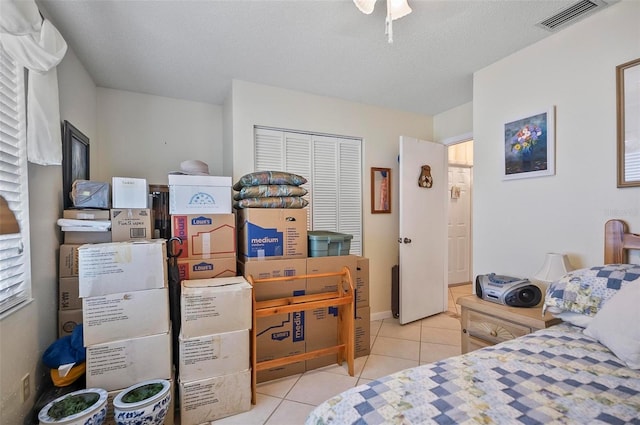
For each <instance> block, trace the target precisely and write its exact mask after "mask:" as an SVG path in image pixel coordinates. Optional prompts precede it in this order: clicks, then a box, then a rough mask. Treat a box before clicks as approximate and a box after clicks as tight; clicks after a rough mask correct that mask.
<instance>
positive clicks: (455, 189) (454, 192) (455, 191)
mask: <svg viewBox="0 0 640 425" xmlns="http://www.w3.org/2000/svg"><path fill="white" fill-rule="evenodd" d="M458 198H460V186H451V199H458Z"/></svg>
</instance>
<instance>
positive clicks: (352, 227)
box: [338, 139, 362, 254]
mask: <svg viewBox="0 0 640 425" xmlns="http://www.w3.org/2000/svg"><path fill="white" fill-rule="evenodd" d="M360 145H361V144H360V141H359V140H348V139H347V140H345V139H342V140H339V141H338V149H339V153H340V155H339V160H340V165H339V171H338V172H339V179H340V180H339V181H340V194H339V197H338V232H340V233H346V234H349V235H353V239H351V252H352V253H354V254H355V253H362V177H361V175H362V173H361V170H362V154H361V148H360Z"/></svg>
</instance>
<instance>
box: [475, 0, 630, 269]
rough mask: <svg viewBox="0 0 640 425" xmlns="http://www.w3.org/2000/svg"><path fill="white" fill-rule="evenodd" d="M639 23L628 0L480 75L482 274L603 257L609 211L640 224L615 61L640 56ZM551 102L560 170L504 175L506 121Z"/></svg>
mask: <svg viewBox="0 0 640 425" xmlns="http://www.w3.org/2000/svg"><path fill="white" fill-rule="evenodd" d="M638 22H640V2H638V1H635V0H630V1H622V2H620V3H617V4H614V5H613V6H610V7H608V8H607V9H605V10H603V11H601V12H599V13H597V14H595V15H593V16H591V17H588V18H586V19H584V20H582V21H580V22H578V23H576V24H574V25H573V26H571V27H568V28H566V29H564V30H562V31H560V32H559V33H557V34H555V35H553V36H551V37H549V38H547V39H544V40H542V41H540V42H538V43H537V44H535V45H533V46H530V47H529V48H527V49H524V50H521V51H519V52H517V53H515V54H513V55H511V56H509V57H507V58H506V59H504V60H501V61H499V62H497V63H495V64H493V65H491V66H488V67H487V68H485V69H482V70H480V71H478V72H476V73H475V76H474V84H473V86H474V96H473V99H474V100H473V135H474V139H475V143H474V164H475V167H474V191H475V192H474V205H473V222H474V232H473V255H474V261H473V273H474V275H476V274H479V273H487V272H492V271H495V272H503V273H510V274H515V275H521V276H531V275H532V274H534V273H535V272H536V271H537V270H538V269H539V268H540V266H541V265H542V262H543V259H544V254H545V253H546V252H564V253H567V254H569V257H570V260H571V262H572V263H573V265H574V266H577V267H586V266H590V265H595V264H601V263H602V261H603V251H604V246H603V232H604V223H605V222H606V221H607V220H608V219H611V218H622V219H624V220H626V221H627V223H628V224H629V225H630V229H631V230H632V231H634V230H635V232H636V233H637V232H639V231H640V188H625V189H618V188H616V81H615V67H616V65H618V64H621V63H624V62H627V61H629V60H632V59H635V58H638V57H640V25H638ZM552 105H555V108H556V175H555V176H548V177H539V178H533V179H523V180H512V181H503V180H502V170H503V166H504V165H503V164H504V152H503V144H504V135H503V132H504V123H506V122H510V121H512V120H513V119H514V118H515V119H517V118H524V117H526V116H527V115H528V114H530V113H531V112H535V111H537V110H539V109H541V108H542V109H544V108H546V107H548V106H552Z"/></svg>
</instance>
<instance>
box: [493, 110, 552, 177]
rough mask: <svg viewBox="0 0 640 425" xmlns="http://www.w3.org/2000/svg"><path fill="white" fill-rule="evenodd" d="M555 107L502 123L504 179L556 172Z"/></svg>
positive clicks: (546, 174) (548, 174) (549, 174)
mask: <svg viewBox="0 0 640 425" xmlns="http://www.w3.org/2000/svg"><path fill="white" fill-rule="evenodd" d="M554 131H555V125H554V108H553V107H551V108H549V109H547V110H546V111H542V112H538V113H535V114H533V115H530V116H528V117H526V118H521V119H518V120H515V121H511V122H508V123H506V124H505V125H504V179H505V180H511V179H522V178H528V177H538V176H551V175H554V174H555V134H554Z"/></svg>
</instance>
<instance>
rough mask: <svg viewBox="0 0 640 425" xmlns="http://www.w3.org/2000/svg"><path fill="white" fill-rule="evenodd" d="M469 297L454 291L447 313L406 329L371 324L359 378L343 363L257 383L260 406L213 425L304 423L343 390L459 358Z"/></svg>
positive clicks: (392, 322) (393, 323)
mask: <svg viewBox="0 0 640 425" xmlns="http://www.w3.org/2000/svg"><path fill="white" fill-rule="evenodd" d="M468 294H471V284H468V285H462V286H453V287H450V288H449V310H448V311H447V312H444V313H441V314H438V315H436V316H432V317H428V318H426V319H423V320H421V321H416V322H413V323H410V324H407V325H404V326H401V325H400V324H399V323H398V320H397V319H384V320H381V321H380V320H378V321H373V322H371V354H370V355H369V356H365V357H359V358H357V359H356V360H355V376H349V374H348V373H347V370H346V364H343V366H338V365H335V366H326V367H324V368H321V369H316V370H313V371H309V372H305V373H303V374H298V375H294V376H290V377H286V378H282V379H277V380H273V381H269V382H265V383H262V384H258V387H257V392H258V396H257V404H256V405H255V406H252V408H251V410H250V411H249V412H245V413H241V414H239V415H235V416H230V417H227V418H224V419H220V420H218V421H215V422H212V424H215V425H223V424H241V425H250V424H265V425H289V424H291V425H299V424H303V423H304V421H305V418H306V417H307V415H308V414H309V412H311V410H312V409H313V408H314V407H315V406H317V405H318V404H320V403H321V402H323V401H324V400H326V399H328V398H330V397H331V396H333V395H335V394H337V393H339V392H341V391H344V390H346V389H348V388H350V387H353V386H355V385H359V384H362V383H365V382H369V381H371V380H373V379H376V378H379V377H381V376H384V375H388V374H390V373H393V372H397V371H399V370H402V369H406V368H408V367H413V366H418V365H419V364H424V363H431V362H434V361H438V360H441V359H444V358H447V357H451V356H455V355H458V354H460V319H459V314H460V311H459V306H458V305H456V303H455V300H456V299H457V298H458V297H459V296H461V295H468Z"/></svg>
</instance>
